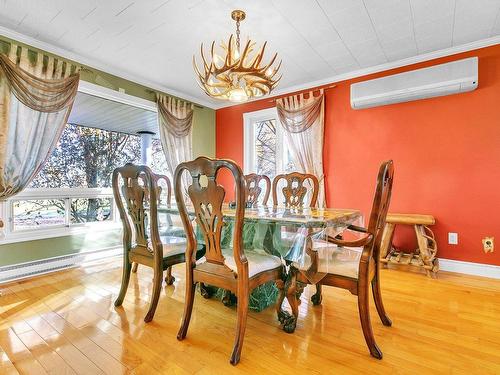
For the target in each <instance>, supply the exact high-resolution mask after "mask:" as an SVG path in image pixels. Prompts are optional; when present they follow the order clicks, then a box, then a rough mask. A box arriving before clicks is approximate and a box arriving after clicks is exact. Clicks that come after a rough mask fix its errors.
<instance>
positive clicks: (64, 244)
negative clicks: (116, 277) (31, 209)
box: [0, 229, 122, 267]
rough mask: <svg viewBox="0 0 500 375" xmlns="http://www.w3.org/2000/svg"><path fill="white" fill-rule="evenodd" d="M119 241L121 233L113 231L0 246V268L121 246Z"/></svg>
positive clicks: (90, 232) (91, 232)
mask: <svg viewBox="0 0 500 375" xmlns="http://www.w3.org/2000/svg"><path fill="white" fill-rule="evenodd" d="M121 239H122V236H121V231H120V230H119V229H115V230H113V231H98V232H96V231H89V232H88V233H85V234H78V235H72V236H64V237H53V238H46V239H43V240H35V241H24V242H16V243H11V244H6V245H0V267H2V266H8V265H11V264H17V263H24V262H31V261H34V260H41V259H47V258H52V257H57V256H61V255H69V254H75V253H80V252H85V251H92V250H99V249H104V248H108V247H114V246H121Z"/></svg>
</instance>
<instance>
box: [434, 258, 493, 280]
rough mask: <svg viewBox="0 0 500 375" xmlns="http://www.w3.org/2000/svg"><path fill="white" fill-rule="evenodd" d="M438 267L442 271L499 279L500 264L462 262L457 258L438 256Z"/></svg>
mask: <svg viewBox="0 0 500 375" xmlns="http://www.w3.org/2000/svg"><path fill="white" fill-rule="evenodd" d="M439 269H440V270H442V271H450V272H458V273H464V274H466V275H474V276H484V277H490V278H493V279H500V266H494V265H492V264H483V263H471V262H462V261H459V260H451V259H442V258H439Z"/></svg>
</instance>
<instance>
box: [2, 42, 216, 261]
mask: <svg viewBox="0 0 500 375" xmlns="http://www.w3.org/2000/svg"><path fill="white" fill-rule="evenodd" d="M11 42H14V41H13V40H12V39H9V38H6V37H4V36H1V35H0V52H6V51H8V49H9V45H10V43H11ZM15 43H16V44H18V45H22V46H27V45H25V44H23V43H19V42H15ZM27 47H28V48H29V50H30V51H33V53H30V56H32V57H33V58H34V57H35V51H40V50H39V49H37V48H33V47H31V46H27ZM42 52H43V53H44V54H46V55H52V54H50V53H47V52H45V51H42ZM66 60H67V59H66ZM80 79H82V80H83V81H87V82H91V83H94V84H96V85H99V86H103V87H107V88H109V89H112V90H115V91H118V88H122V89H124V90H125V93H127V94H129V95H133V96H137V97H139V98H142V99H146V100H151V101H155V93H156V91H154V90H151V89H150V88H148V87H146V86H143V85H140V84H137V83H135V82H132V81H129V80H126V79H123V78H120V77H117V76H114V75H111V74H108V73H105V72H102V71H99V70H97V69H94V68H92V67H88V66H83V69H82V70H81V72H80ZM195 104H196V103H195ZM193 153H194V156H195V157H196V156H199V155H205V156H210V157H215V111H214V110H213V109H210V108H206V107H202V106H199V105H196V106H195V108H194V116H193ZM120 245H121V234H120V231H119V230H115V231H106V232H104V231H103V232H97V233H95V232H94V233H88V234H85V235H73V236H64V237H55V238H48V239H44V240H35V241H25V242H17V243H12V244H6V245H0V267H1V266H6V265H11V264H17V263H23V262H29V261H33V260H40V259H46V258H51V257H56V256H61V255H68V254H74V253H78V252H82V251H89V250H97V249H100V248H102V249H103V248H107V247H111V246H120Z"/></svg>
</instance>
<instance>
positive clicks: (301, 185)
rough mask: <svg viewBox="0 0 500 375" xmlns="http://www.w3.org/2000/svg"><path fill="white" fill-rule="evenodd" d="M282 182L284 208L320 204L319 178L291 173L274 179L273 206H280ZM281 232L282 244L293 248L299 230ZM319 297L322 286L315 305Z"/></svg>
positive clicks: (292, 228) (318, 287) (290, 229)
mask: <svg viewBox="0 0 500 375" xmlns="http://www.w3.org/2000/svg"><path fill="white" fill-rule="evenodd" d="M280 180H285V186H284V187H283V188H282V193H283V197H284V202H282V203H283V204H284V206H285V207H286V208H292V209H293V208H304V207H314V206H316V203H317V202H318V193H319V181H318V178H317V177H316V176H315V175H313V174H309V173H300V172H291V173H287V174H279V175H277V176H276V177H275V178H274V179H273V188H272V190H273V206H274V207H277V206H279V203H280V202H278V184H279V182H280ZM306 181H309V182H310V187H309V190H310V191H309V193H310V196H311V199H310V200H309V204H306V202H305V200H306V196H307V193H308V187H307V186H306V185H305V182H306ZM282 229H283V230H281V229H280V230H281V244H282V245H283V246H286V247H291V246H293V243H294V241H295V238H296V235H297V228H294V227H287V226H284V227H282ZM317 296H321V285H320V284H318V285H316V294H314V295H313V297H312V298H311V301H312V302H313V304H314V303H315V301H316V300H317Z"/></svg>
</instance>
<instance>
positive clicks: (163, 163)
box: [151, 139, 172, 179]
mask: <svg viewBox="0 0 500 375" xmlns="http://www.w3.org/2000/svg"><path fill="white" fill-rule="evenodd" d="M151 169H152V170H153V172H154V173H157V174H163V175H166V176H168V177H169V178H170V179H172V173H171V172H170V171H169V170H168V166H167V160H166V159H165V154H164V153H163V147H162V145H161V141H160V140H159V139H153V140H151Z"/></svg>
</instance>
